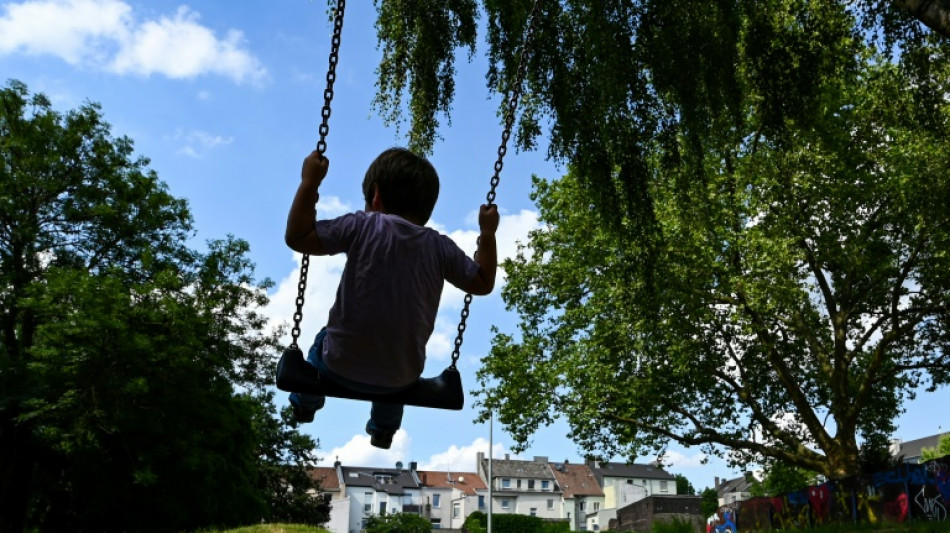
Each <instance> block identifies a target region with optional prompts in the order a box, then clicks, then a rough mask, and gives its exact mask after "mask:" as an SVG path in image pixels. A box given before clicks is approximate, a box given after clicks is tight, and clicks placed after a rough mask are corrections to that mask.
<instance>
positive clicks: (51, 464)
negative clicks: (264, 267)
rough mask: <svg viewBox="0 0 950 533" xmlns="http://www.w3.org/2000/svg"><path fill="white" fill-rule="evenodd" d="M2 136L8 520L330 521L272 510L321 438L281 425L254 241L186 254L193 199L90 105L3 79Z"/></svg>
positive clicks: (169, 525) (48, 526)
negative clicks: (60, 102)
mask: <svg viewBox="0 0 950 533" xmlns="http://www.w3.org/2000/svg"><path fill="white" fill-rule="evenodd" d="M0 133H2V136H0V205H2V206H3V208H2V209H0V449H2V450H3V451H4V453H2V454H0V475H2V476H3V478H2V479H0V483H2V484H3V485H4V486H8V487H9V486H15V487H20V488H21V489H22V490H17V491H2V493H0V515H2V516H4V522H3V527H0V531H6V530H11V531H18V530H22V529H23V528H24V527H25V526H27V525H30V526H32V527H35V528H38V529H40V530H49V531H60V530H73V531H126V530H135V531H151V530H158V531H168V530H182V529H189V528H195V527H202V526H209V525H239V524H245V523H249V522H251V523H253V522H258V521H260V520H261V518H265V517H268V515H269V514H272V513H273V514H275V515H277V516H292V517H293V518H294V519H295V520H297V519H300V520H301V521H304V519H305V518H306V517H309V520H307V521H310V522H312V523H318V522H319V521H320V519H321V517H322V519H323V520H325V519H326V516H327V514H326V512H325V505H324V504H323V503H322V502H312V501H311V502H310V505H311V506H314V505H315V506H317V507H315V509H321V508H322V509H323V511H319V512H313V513H310V514H309V515H300V514H288V513H286V512H285V510H286V509H287V506H286V505H282V504H281V502H280V500H281V499H283V498H286V497H287V496H286V494H285V493H287V491H288V485H287V480H288V479H291V477H290V476H289V475H288V476H287V477H280V476H278V475H274V470H275V469H279V468H284V469H286V468H288V467H287V465H288V464H296V465H298V467H297V470H300V471H302V468H303V467H305V466H306V465H308V464H309V465H312V464H314V458H313V456H312V449H313V442H312V440H311V439H309V438H303V437H300V436H299V435H293V430H287V429H286V428H285V427H281V425H279V424H278V423H277V422H276V421H275V420H274V418H273V414H275V413H276V408H275V407H274V405H273V396H272V395H269V394H268V393H266V391H265V387H266V386H267V385H269V384H270V383H271V382H272V376H271V372H272V370H271V366H272V365H271V361H272V358H273V354H274V353H276V351H277V349H278V347H277V335H276V333H274V334H264V333H263V331H264V326H265V317H263V316H262V315H260V314H259V313H258V312H257V311H256V309H259V308H260V307H261V306H263V305H264V304H265V303H266V289H267V288H268V287H269V286H270V282H269V281H267V280H264V281H258V280H255V279H254V277H253V264H251V262H250V261H249V260H248V258H247V253H248V246H247V243H245V242H243V241H241V240H238V239H235V238H231V237H229V238H227V239H224V240H218V241H211V242H209V243H208V244H207V247H206V250H204V251H197V250H193V249H191V248H189V247H188V245H187V243H188V240H189V239H190V238H191V237H192V234H193V230H192V226H191V224H192V221H191V216H190V214H189V212H188V209H187V205H186V202H185V201H183V200H180V199H176V198H174V197H172V196H171V195H170V194H169V193H168V192H167V188H166V186H165V185H164V183H162V182H161V181H160V180H159V179H158V177H157V176H156V175H155V173H154V172H152V171H150V170H148V169H147V164H148V161H147V160H145V159H144V158H138V159H136V158H133V149H132V141H131V140H129V139H127V138H124V137H122V138H113V137H112V136H111V134H110V131H109V126H108V124H106V123H105V122H104V120H103V119H102V116H101V114H100V110H99V106H98V105H96V104H86V105H84V106H82V107H80V108H79V109H76V110H73V111H69V112H67V113H65V114H60V113H57V112H55V111H53V110H52V107H51V104H50V102H49V101H48V99H47V98H46V97H45V96H43V95H41V94H38V95H30V94H29V92H28V91H27V88H26V87H25V86H24V85H23V84H21V83H18V82H11V83H10V84H9V86H8V87H6V88H3V89H2V90H0ZM238 391H239V392H238ZM297 480H298V481H299V483H295V485H293V490H294V491H304V490H306V489H308V488H311V487H312V486H313V483H312V481H310V479H309V477H307V476H306V475H305V473H304V474H303V475H302V476H300V477H298V478H297ZM299 506H300V507H306V506H307V505H304V504H300V505H299ZM320 506H322V507H320ZM321 513H322V514H321Z"/></svg>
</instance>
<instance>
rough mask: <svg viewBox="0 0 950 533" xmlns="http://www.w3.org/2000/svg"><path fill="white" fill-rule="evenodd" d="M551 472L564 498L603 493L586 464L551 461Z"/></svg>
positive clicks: (600, 494)
mask: <svg viewBox="0 0 950 533" xmlns="http://www.w3.org/2000/svg"><path fill="white" fill-rule="evenodd" d="M551 472H553V473H554V479H555V480H556V481H557V484H558V486H559V487H560V489H561V492H563V493H564V497H565V498H573V497H574V496H603V495H604V491H603V490H602V489H601V488H600V485H598V484H597V478H595V477H594V473H593V472H591V469H590V467H588V466H587V465H586V464H572V463H551Z"/></svg>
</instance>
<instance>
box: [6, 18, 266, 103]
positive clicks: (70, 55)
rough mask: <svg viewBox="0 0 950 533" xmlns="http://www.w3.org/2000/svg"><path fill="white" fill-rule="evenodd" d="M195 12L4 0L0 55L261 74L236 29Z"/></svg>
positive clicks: (143, 69)
mask: <svg viewBox="0 0 950 533" xmlns="http://www.w3.org/2000/svg"><path fill="white" fill-rule="evenodd" d="M199 19H200V16H199V15H198V14H197V13H195V12H193V11H191V10H189V9H188V8H187V7H184V6H183V7H180V8H178V10H177V11H176V12H175V14H174V15H172V16H163V17H160V18H159V19H157V20H145V21H137V20H136V19H135V17H134V15H133V13H132V7H131V6H130V5H129V4H127V3H125V2H122V1H121V0H28V1H25V2H21V3H18V4H7V5H6V6H4V13H3V15H2V16H0V54H11V53H25V54H30V55H52V56H55V57H59V58H60V59H62V60H63V61H66V62H67V63H69V64H72V65H77V66H83V67H87V68H93V69H98V70H105V71H110V72H115V73H117V74H135V75H140V76H150V75H153V74H155V75H161V76H166V77H168V78H173V79H181V78H194V77H197V76H201V75H205V74H214V75H219V76H224V77H226V78H229V79H231V80H232V81H234V82H236V83H251V84H260V83H263V82H264V81H265V80H266V78H267V71H266V69H264V67H263V66H262V65H261V64H260V62H259V61H258V60H257V58H255V57H254V56H253V55H252V54H251V53H250V52H248V51H247V50H246V49H245V40H244V36H243V34H242V33H241V32H240V31H238V30H233V29H232V30H228V31H227V32H226V34H225V36H224V37H223V38H221V37H219V36H217V35H216V34H215V32H214V31H213V30H212V29H210V28H208V27H206V26H202V25H201V24H200V23H199Z"/></svg>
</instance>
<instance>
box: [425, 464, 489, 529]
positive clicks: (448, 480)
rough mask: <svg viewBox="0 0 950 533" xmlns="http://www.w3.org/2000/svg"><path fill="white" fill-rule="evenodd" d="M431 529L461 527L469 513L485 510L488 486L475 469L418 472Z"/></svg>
mask: <svg viewBox="0 0 950 533" xmlns="http://www.w3.org/2000/svg"><path fill="white" fill-rule="evenodd" d="M417 477H418V478H419V482H420V486H421V487H422V491H421V493H422V500H423V502H424V505H425V510H424V512H425V513H426V516H427V517H428V518H429V520H430V521H431V522H432V529H443V528H449V529H461V528H462V524H464V523H465V519H466V518H467V517H468V515H470V514H472V512H474V511H478V510H481V511H485V510H486V505H485V498H486V494H487V493H488V487H487V486H486V485H485V482H484V481H482V479H481V478H479V477H478V475H477V474H475V473H474V472H444V471H443V472H440V471H433V470H422V471H418V472H417Z"/></svg>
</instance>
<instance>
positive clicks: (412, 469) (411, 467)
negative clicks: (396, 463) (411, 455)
mask: <svg viewBox="0 0 950 533" xmlns="http://www.w3.org/2000/svg"><path fill="white" fill-rule="evenodd" d="M418 466H419V465H418V464H417V463H416V462H415V461H409V471H410V472H415V471H416V468H417V467H418Z"/></svg>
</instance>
